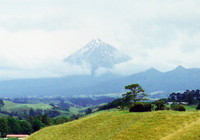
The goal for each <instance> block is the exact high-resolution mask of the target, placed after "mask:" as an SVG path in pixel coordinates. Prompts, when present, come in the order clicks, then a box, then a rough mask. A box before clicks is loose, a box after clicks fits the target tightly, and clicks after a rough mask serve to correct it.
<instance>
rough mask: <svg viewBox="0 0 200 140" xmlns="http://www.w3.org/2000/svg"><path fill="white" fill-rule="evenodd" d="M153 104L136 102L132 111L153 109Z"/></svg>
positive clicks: (131, 108) (130, 109)
mask: <svg viewBox="0 0 200 140" xmlns="http://www.w3.org/2000/svg"><path fill="white" fill-rule="evenodd" d="M151 108H152V105H151V103H140V102H138V103H134V104H133V105H132V106H131V107H130V108H129V111H130V112H147V111H151Z"/></svg>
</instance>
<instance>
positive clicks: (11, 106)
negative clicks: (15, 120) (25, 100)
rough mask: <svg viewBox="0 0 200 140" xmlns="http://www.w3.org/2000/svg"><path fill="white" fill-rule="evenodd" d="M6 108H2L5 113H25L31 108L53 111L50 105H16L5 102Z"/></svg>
mask: <svg viewBox="0 0 200 140" xmlns="http://www.w3.org/2000/svg"><path fill="white" fill-rule="evenodd" d="M4 104H5V105H4V106H3V107H2V110H3V111H4V110H5V111H14V112H17V111H23V110H29V109H31V108H33V109H42V110H44V109H51V108H52V106H50V105H48V104H42V103H40V104H16V103H13V102H10V101H5V100H4Z"/></svg>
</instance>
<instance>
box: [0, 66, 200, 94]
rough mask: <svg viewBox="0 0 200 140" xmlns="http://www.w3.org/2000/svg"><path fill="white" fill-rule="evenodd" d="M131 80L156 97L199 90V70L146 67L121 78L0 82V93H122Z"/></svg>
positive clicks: (80, 76)
mask: <svg viewBox="0 0 200 140" xmlns="http://www.w3.org/2000/svg"><path fill="white" fill-rule="evenodd" d="M132 83H138V84H140V85H141V86H142V87H143V88H144V90H145V91H146V92H147V93H152V92H157V91H160V92H162V94H160V95H159V97H167V96H168V95H169V94H170V93H171V92H176V91H185V90H186V89H189V90H193V89H199V88H200V85H199V83H200V69H186V68H183V67H177V68H176V69H174V70H172V71H169V72H159V71H157V70H156V69H149V70H147V71H144V72H140V73H137V74H133V75H130V76H125V77H122V76H119V75H114V74H107V75H101V76H91V75H76V76H67V77H63V78H43V79H19V80H11V81H1V82H0V96H1V97H2V96H3V97H5V96H6V97H9V96H51V95H61V96H72V95H94V94H108V93H124V92H126V91H125V89H124V86H125V85H128V84H132ZM156 97H158V96H156Z"/></svg>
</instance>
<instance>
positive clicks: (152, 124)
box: [27, 111, 200, 140]
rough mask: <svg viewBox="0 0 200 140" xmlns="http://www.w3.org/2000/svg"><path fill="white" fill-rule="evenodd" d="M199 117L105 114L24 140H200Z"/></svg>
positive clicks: (187, 114)
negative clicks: (177, 139)
mask: <svg viewBox="0 0 200 140" xmlns="http://www.w3.org/2000/svg"><path fill="white" fill-rule="evenodd" d="M199 117H200V113H199V112H189V111H186V112H175V111H155V112H145V113H128V112H125V111H115V112H106V113H100V114H96V115H92V116H89V117H86V118H82V119H79V120H76V121H72V122H69V123H65V124H62V125H57V126H51V127H47V128H44V129H42V130H40V131H38V132H36V133H34V134H32V135H31V136H30V137H29V138H27V140H35V139H37V140H49V139H52V140H53V139H62V140H69V139H73V140H80V139H84V140H90V139H103V140H115V139H117V140H119V139H123V140H128V139H137V140H144V139H150V140H158V139H163V140H164V139H165V140H172V139H176V138H179V139H182V140H188V139H187V138H189V139H190V138H192V139H193V140H198V139H199V138H200V132H199V131H198V130H199V128H200V119H199ZM193 126H196V127H193ZM184 128H185V129H184ZM185 132H186V133H185ZM152 134H153V135H152ZM182 134H183V135H182Z"/></svg>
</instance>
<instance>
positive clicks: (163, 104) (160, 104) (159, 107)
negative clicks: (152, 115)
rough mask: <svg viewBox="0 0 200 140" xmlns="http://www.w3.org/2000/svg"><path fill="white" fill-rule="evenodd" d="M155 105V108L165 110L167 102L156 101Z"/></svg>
mask: <svg viewBox="0 0 200 140" xmlns="http://www.w3.org/2000/svg"><path fill="white" fill-rule="evenodd" d="M155 105H156V108H155V110H165V102H164V101H156V102H155Z"/></svg>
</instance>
